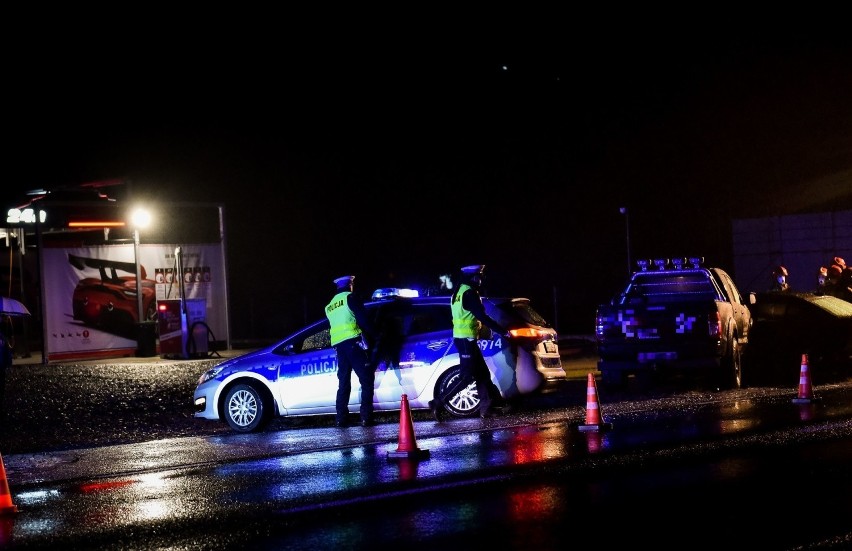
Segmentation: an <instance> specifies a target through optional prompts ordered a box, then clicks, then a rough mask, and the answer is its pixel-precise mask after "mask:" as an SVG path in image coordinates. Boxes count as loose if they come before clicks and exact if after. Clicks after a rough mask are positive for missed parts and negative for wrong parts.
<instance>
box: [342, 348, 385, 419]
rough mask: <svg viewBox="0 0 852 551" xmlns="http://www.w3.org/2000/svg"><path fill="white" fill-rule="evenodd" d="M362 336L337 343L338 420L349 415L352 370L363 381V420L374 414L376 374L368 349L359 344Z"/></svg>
mask: <svg viewBox="0 0 852 551" xmlns="http://www.w3.org/2000/svg"><path fill="white" fill-rule="evenodd" d="M359 341H360V338H355V339H347V340H345V341H343V342H340V343H337V345H336V346H335V347H334V350H335V351H336V352H337V420H338V421H345V420H346V418H347V417H348V415H349V394H351V392H352V372H353V371H354V372H355V374H356V375H357V376H358V381H360V383H361V420H362V421H365V420H367V419H370V418H371V417H372V416H373V390H374V389H373V386H374V384H375V380H376V374H375V372H374V371H373V370H372V365H371V364H370V360H369V358H368V356H367V351H366V350H364V349H363V348H361V347H360V346H358V342H359Z"/></svg>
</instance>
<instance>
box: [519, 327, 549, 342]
mask: <svg viewBox="0 0 852 551" xmlns="http://www.w3.org/2000/svg"><path fill="white" fill-rule="evenodd" d="M549 335H550V334H549V333H547V332H545V331H541V330H539V329H535V328H534V327H521V328H519V329H509V336H510V337H512V338H513V339H539V340H543V339H545V338H549Z"/></svg>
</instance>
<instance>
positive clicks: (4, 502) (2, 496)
mask: <svg viewBox="0 0 852 551" xmlns="http://www.w3.org/2000/svg"><path fill="white" fill-rule="evenodd" d="M17 512H18V508H17V507H16V506H15V504H14V503H12V495H11V494H10V493H9V481H8V480H6V466H5V465H3V455H2V454H0V516H2V515H9V514H12V513H17Z"/></svg>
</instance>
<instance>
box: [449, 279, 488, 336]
mask: <svg viewBox="0 0 852 551" xmlns="http://www.w3.org/2000/svg"><path fill="white" fill-rule="evenodd" d="M470 288H471V287H470V285H468V284H466V283H462V284H461V285H460V286H459V290H458V291H457V292H456V294H454V295H453V301H452V303H451V304H450V310H452V313H453V338H454V339H471V338H473V339H475V338H476V337H478V336H479V328H480V327H481V326H482V323H481V322H480V321H479V320H478V319H476V316H474V315H473V312H471V311H470V310H465V307H464V306H463V305H462V296H463V295H464V294H465V292H466V291H468V290H469V289H470Z"/></svg>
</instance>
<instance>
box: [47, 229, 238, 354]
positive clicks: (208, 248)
mask: <svg viewBox="0 0 852 551" xmlns="http://www.w3.org/2000/svg"><path fill="white" fill-rule="evenodd" d="M42 266H43V274H44V289H43V291H44V294H43V297H44V301H45V306H46V308H45V311H46V312H48V313H49V315H47V316H46V319H45V320H44V327H45V336H44V345H45V350H46V351H47V360H48V361H51V360H63V359H69V358H82V357H92V358H96V357H110V356H120V355H133V354H134V352H135V350H136V347H137V331H138V329H137V326H138V322H139V321H140V320H139V319H138V318H139V315H138V306H139V303H138V296H139V295H138V293H137V281H136V262H135V258H134V245H133V244H132V243H130V244H120V245H96V246H80V247H51V246H45V247H44V248H43V251H42ZM139 266H140V273H141V276H142V277H141V279H140V284H139V288H140V289H141V291H142V315H143V318H144V319H143V320H142V321H155V320H156V315H157V313H156V312H157V310H156V307H157V301H158V300H168V299H176V298H181V297H183V298H185V299H200V298H203V299H205V302H206V308H207V315H206V324H207V326H208V327H209V331H210V333H211V335H212V336H213V337H215V340H216V341H225V342H227V341H228V340H229V336H228V334H227V333H228V323H227V305H226V299H227V293H226V283H225V262H224V258H223V253H222V247H221V246H220V245H219V244H198V245H180V246H178V245H173V244H140V245H139Z"/></svg>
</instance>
